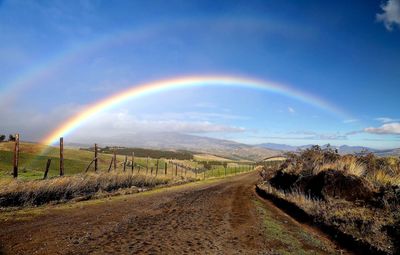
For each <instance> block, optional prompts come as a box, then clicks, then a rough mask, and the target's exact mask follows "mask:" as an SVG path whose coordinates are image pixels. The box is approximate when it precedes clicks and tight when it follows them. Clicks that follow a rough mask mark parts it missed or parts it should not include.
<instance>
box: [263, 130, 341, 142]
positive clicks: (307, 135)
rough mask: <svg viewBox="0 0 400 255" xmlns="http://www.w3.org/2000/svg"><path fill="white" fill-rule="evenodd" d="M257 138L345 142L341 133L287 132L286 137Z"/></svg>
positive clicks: (265, 137) (266, 137)
mask: <svg viewBox="0 0 400 255" xmlns="http://www.w3.org/2000/svg"><path fill="white" fill-rule="evenodd" d="M258 138H264V139H280V140H310V141H318V140H324V141H326V140H347V135H346V134H341V133H325V134H324V133H317V132H313V131H294V132H289V133H287V135H278V136H261V137H258Z"/></svg>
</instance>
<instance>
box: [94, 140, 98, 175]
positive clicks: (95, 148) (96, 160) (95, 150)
mask: <svg viewBox="0 0 400 255" xmlns="http://www.w3.org/2000/svg"><path fill="white" fill-rule="evenodd" d="M97 170H98V159H97V143H95V144H94V171H95V172H97Z"/></svg>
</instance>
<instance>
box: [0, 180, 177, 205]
mask: <svg viewBox="0 0 400 255" xmlns="http://www.w3.org/2000/svg"><path fill="white" fill-rule="evenodd" d="M171 181H172V179H171V178H167V177H154V176H153V177H152V176H145V175H140V174H135V175H132V174H131V173H115V172H112V173H99V174H94V173H89V174H78V175H74V176H68V177H57V178H52V179H49V180H32V181H19V180H2V181H1V182H0V206H22V205H40V204H44V203H48V202H50V201H60V200H68V199H72V198H75V197H79V196H90V195H94V194H95V193H97V192H101V191H105V192H110V191H113V190H117V189H120V188H130V187H132V186H135V187H146V188H149V187H154V186H157V185H160V184H167V183H169V182H171Z"/></svg>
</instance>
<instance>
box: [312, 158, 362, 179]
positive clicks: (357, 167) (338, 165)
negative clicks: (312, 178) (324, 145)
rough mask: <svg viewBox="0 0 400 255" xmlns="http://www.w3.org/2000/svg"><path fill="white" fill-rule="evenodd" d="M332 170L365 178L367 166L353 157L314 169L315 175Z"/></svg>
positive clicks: (340, 159)
mask: <svg viewBox="0 0 400 255" xmlns="http://www.w3.org/2000/svg"><path fill="white" fill-rule="evenodd" d="M330 169H333V170H336V171H341V172H344V173H346V174H352V175H356V176H363V175H364V174H365V165H364V164H363V163H360V162H358V161H357V158H356V157H353V156H347V157H341V158H339V159H338V160H336V161H334V162H329V163H324V164H322V165H321V166H319V167H316V168H314V171H313V173H314V174H318V173H319V172H321V171H325V170H330Z"/></svg>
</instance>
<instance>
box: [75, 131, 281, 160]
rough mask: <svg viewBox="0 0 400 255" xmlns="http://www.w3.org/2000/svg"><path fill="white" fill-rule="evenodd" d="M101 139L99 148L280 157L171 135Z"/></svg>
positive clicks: (255, 148) (231, 144)
mask: <svg viewBox="0 0 400 255" xmlns="http://www.w3.org/2000/svg"><path fill="white" fill-rule="evenodd" d="M103 139H104V141H107V143H99V144H100V146H102V147H105V146H122V147H129V148H133V147H135V148H148V149H160V150H185V151H192V152H197V153H206V154H213V155H216V156H220V157H224V158H230V159H250V160H260V159H263V158H265V157H269V156H274V155H278V154H280V152H279V151H276V150H271V149H268V148H262V147H259V146H253V145H247V144H242V143H237V142H234V141H229V140H222V139H215V138H210V137H203V136H196V135H188V134H181V133H174V132H162V133H134V134H127V135H125V136H118V137H117V136H115V137H104V138H103ZM110 141H112V142H110ZM70 145H73V144H70ZM89 146H90V145H89ZM80 147H83V145H82V144H80Z"/></svg>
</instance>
